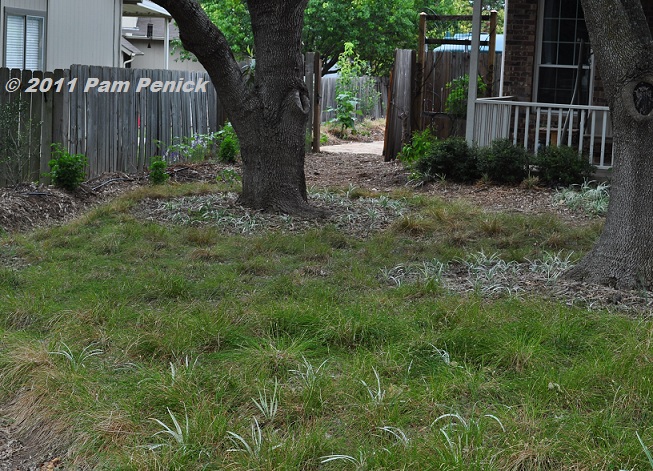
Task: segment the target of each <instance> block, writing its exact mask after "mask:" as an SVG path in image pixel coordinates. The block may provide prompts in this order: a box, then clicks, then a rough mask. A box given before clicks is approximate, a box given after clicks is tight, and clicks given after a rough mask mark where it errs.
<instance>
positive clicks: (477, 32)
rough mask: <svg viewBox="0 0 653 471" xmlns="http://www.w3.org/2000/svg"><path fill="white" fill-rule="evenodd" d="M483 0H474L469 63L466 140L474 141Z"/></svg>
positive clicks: (470, 143)
mask: <svg viewBox="0 0 653 471" xmlns="http://www.w3.org/2000/svg"><path fill="white" fill-rule="evenodd" d="M482 3H483V2H482V0H475V1H474V12H473V14H472V53H471V57H470V64H469V95H468V97H467V129H466V130H465V140H466V141H467V143H468V144H469V145H472V144H473V143H474V120H475V115H476V98H477V97H478V81H477V80H478V79H477V77H478V55H479V49H480V46H481V8H482Z"/></svg>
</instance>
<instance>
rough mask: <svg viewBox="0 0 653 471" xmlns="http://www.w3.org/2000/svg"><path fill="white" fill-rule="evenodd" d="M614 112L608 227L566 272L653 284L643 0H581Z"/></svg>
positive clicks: (652, 154) (651, 113) (652, 78)
mask: <svg viewBox="0 0 653 471" xmlns="http://www.w3.org/2000/svg"><path fill="white" fill-rule="evenodd" d="M581 3H582V5H583V9H584V11H585V21H586V24H587V29H588V31H589V36H590V42H591V44H592V49H593V50H594V54H595V57H596V60H597V65H598V69H599V72H600V74H601V78H602V80H603V85H604V88H605V94H606V97H607V99H608V105H609V106H610V111H611V113H612V127H613V146H614V148H615V154H614V155H615V158H614V162H613V170H612V182H611V189H610V205H609V208H608V214H607V218H606V223H605V228H604V229H603V233H602V234H601V237H600V238H599V240H598V241H597V243H596V244H595V245H594V247H593V249H592V250H591V251H590V252H589V253H588V254H587V255H586V256H585V257H584V258H583V259H582V260H581V262H580V263H579V264H578V265H577V266H576V267H574V268H573V269H572V270H570V272H569V273H568V274H567V276H568V277H570V278H572V279H576V280H581V281H586V282H591V283H598V284H603V285H609V286H615V287H618V288H625V289H633V288H640V287H644V288H652V287H653V39H652V38H651V32H650V30H649V27H648V25H647V21H646V17H645V15H644V11H643V9H642V4H641V3H640V0H581Z"/></svg>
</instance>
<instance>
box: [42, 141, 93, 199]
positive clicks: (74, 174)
mask: <svg viewBox="0 0 653 471" xmlns="http://www.w3.org/2000/svg"><path fill="white" fill-rule="evenodd" d="M52 154H53V155H54V158H53V159H52V160H50V162H49V163H48V165H49V166H50V173H49V174H48V176H49V177H50V178H52V183H53V184H54V186H57V187H59V188H63V189H64V190H69V191H74V190H76V189H77V188H78V187H79V185H81V183H82V182H83V181H84V179H85V178H86V164H87V163H88V160H87V159H86V156H84V155H82V154H71V153H69V152H68V151H67V150H66V149H64V147H63V146H62V145H61V144H59V143H54V144H52Z"/></svg>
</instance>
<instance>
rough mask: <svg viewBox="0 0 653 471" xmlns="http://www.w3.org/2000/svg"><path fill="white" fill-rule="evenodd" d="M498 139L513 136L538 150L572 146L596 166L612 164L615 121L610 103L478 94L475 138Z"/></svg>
mask: <svg viewBox="0 0 653 471" xmlns="http://www.w3.org/2000/svg"><path fill="white" fill-rule="evenodd" d="M495 139H510V140H512V142H513V144H515V145H521V146H523V147H524V148H525V149H527V150H529V151H531V152H533V153H536V154H537V152H538V151H539V150H540V149H541V148H542V147H543V146H550V145H553V146H560V145H567V146H570V147H572V146H573V147H576V148H577V149H578V151H579V153H581V154H582V155H584V156H586V157H587V158H588V160H589V162H590V163H591V164H592V165H595V166H596V167H597V168H599V169H607V168H610V167H611V166H612V157H613V154H612V121H611V118H610V109H609V108H608V107H607V106H587V105H561V104H552V103H532V102H524V101H513V100H512V97H499V98H479V99H478V100H476V113H475V120H474V141H475V142H476V143H477V144H478V145H480V146H488V145H490V144H491V143H492V141H493V140H495Z"/></svg>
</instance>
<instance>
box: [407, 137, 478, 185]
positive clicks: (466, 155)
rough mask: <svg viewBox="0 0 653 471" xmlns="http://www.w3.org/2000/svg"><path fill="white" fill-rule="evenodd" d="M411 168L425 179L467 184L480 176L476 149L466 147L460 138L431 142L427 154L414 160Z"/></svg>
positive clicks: (465, 143)
mask: <svg viewBox="0 0 653 471" xmlns="http://www.w3.org/2000/svg"><path fill="white" fill-rule="evenodd" d="M412 167H413V168H414V169H415V170H417V171H418V172H419V173H420V174H422V175H423V176H424V177H425V178H426V179H429V178H433V177H435V176H438V177H446V178H447V179H449V180H452V181H459V182H469V181H474V180H476V179H478V178H479V177H480V175H481V174H480V172H479V171H478V166H477V152H476V149H475V148H473V147H470V146H468V145H467V142H465V139H463V138H460V137H453V138H449V139H445V140H435V141H433V143H432V145H431V149H430V151H429V152H428V154H427V155H426V156H424V157H422V158H419V159H418V160H415V161H414V163H413V165H412Z"/></svg>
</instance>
